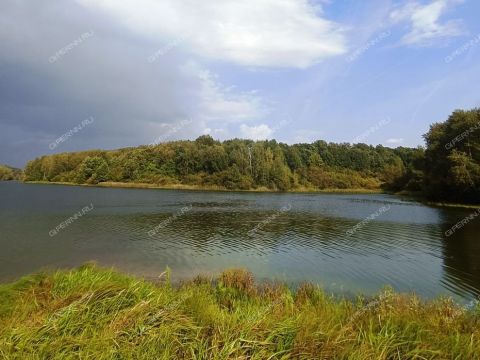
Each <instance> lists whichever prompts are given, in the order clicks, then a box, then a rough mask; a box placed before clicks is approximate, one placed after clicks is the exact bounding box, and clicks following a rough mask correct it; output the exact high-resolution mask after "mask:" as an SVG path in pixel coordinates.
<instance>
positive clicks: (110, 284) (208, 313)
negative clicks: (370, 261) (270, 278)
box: [0, 266, 480, 360]
mask: <svg viewBox="0 0 480 360" xmlns="http://www.w3.org/2000/svg"><path fill="white" fill-rule="evenodd" d="M0 357H1V358H5V359H358V360H362V359H365V360H367V359H368V360H370V359H385V360H386V359H392V360H394V359H398V360H400V359H465V360H467V359H469V360H470V359H479V358H480V307H479V305H478V304H477V306H476V307H475V306H474V307H473V308H471V309H465V308H462V307H460V306H458V305H455V304H454V303H453V302H452V301H450V300H435V301H430V302H424V301H421V300H420V299H418V298H417V297H415V296H413V295H409V296H403V295H398V294H395V293H393V292H392V291H390V290H385V291H384V292H382V293H381V294H380V295H379V296H377V297H375V298H373V299H365V298H361V297H358V298H356V299H354V300H342V299H335V298H333V297H332V296H329V295H326V294H325V293H324V292H323V291H322V290H321V289H319V288H317V287H315V286H313V285H308V284H306V285H303V286H301V287H300V288H298V289H297V290H296V292H293V291H291V290H289V289H288V288H286V287H285V286H283V285H274V284H263V285H261V286H257V285H255V283H254V280H253V277H252V275H251V274H250V273H249V272H247V271H245V270H236V271H234V270H227V271H226V272H224V273H223V274H222V275H221V276H220V277H219V278H218V279H217V280H216V281H212V280H210V279H208V278H202V277H198V278H197V279H196V280H195V281H193V282H189V283H185V284H184V285H182V286H179V287H177V286H173V285H171V284H170V282H169V281H168V279H167V280H164V281H163V282H161V283H158V284H157V285H154V284H152V283H149V282H146V281H143V280H139V279H135V278H131V277H127V276H123V275H121V274H118V273H115V272H112V271H108V270H99V269H96V268H94V267H91V266H83V267H81V268H79V269H77V270H74V271H69V272H66V271H59V272H56V273H54V274H40V275H35V276H30V277H26V278H23V279H21V280H19V281H18V282H16V283H13V284H7V285H0Z"/></svg>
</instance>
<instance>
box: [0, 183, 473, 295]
mask: <svg viewBox="0 0 480 360" xmlns="http://www.w3.org/2000/svg"><path fill="white" fill-rule="evenodd" d="M90 203H92V204H94V210H92V211H91V212H89V213H88V214H87V215H85V216H83V217H82V218H80V219H78V220H76V221H75V222H74V223H72V224H71V225H70V226H68V227H67V228H65V229H63V230H61V231H60V233H59V234H58V235H56V236H55V237H50V236H49V235H48V232H49V231H50V230H51V229H52V228H55V227H56V226H57V225H58V224H59V223H61V222H62V221H64V220H66V219H67V218H68V217H69V216H72V215H73V214H74V213H75V212H77V211H79V210H80V209H82V208H83V207H84V206H86V205H89V204H90ZM187 206H188V207H189V206H191V207H192V208H191V210H189V211H188V212H184V213H180V210H181V209H182V208H184V207H187ZM385 206H387V208H388V209H389V210H388V211H386V212H384V213H381V215H380V216H378V217H376V218H375V219H374V220H372V221H368V222H366V223H364V225H363V226H361V227H358V231H355V232H354V233H353V235H352V236H347V231H348V230H349V229H352V228H353V227H354V226H355V225H356V224H358V223H359V222H361V221H362V220H364V219H365V218H367V217H368V216H370V215H372V214H374V213H376V212H378V210H379V209H380V208H382V207H385ZM284 207H286V208H290V207H291V208H290V210H288V211H281V209H282V208H284ZM284 209H285V208H284ZM468 214H469V210H459V209H446V208H434V207H427V206H424V205H421V204H418V203H415V202H409V201H403V200H402V199H400V198H398V197H395V196H388V195H351V194H349V195H340V194H332V195H330V194H271V193H266V194H261V193H226V192H193V191H169V190H146V189H141V190H137V189H104V188H84V187H68V186H51V185H30V184H19V183H0V246H1V248H2V251H1V252H0V279H1V280H7V279H12V278H14V277H17V276H19V275H21V274H25V273H29V272H32V271H36V270H38V269H40V268H43V267H70V266H75V265H78V264H81V263H83V262H85V261H89V260H96V261H98V262H99V263H100V264H101V265H108V266H110V265H113V266H116V267H118V268H120V269H122V270H124V271H128V272H131V273H135V274H139V275H142V276H146V277H156V276H158V274H160V273H161V272H162V271H163V270H164V269H165V267H166V266H169V267H171V268H172V270H173V274H174V276H176V277H177V278H184V277H188V278H189V277H192V276H193V275H194V274H197V273H199V272H201V273H212V274H213V273H217V272H219V271H221V270H222V269H224V268H227V267H238V266H242V267H248V268H249V269H250V270H252V271H253V272H254V273H255V275H256V276H257V278H259V279H278V280H283V281H286V282H288V283H289V284H292V285H295V284H298V283H299V282H302V281H311V282H315V283H318V284H321V285H322V286H324V287H325V288H327V289H328V290H329V291H333V292H342V293H358V292H361V293H364V294H371V293H374V292H376V291H378V290H379V289H380V288H382V287H383V286H384V285H386V284H390V285H392V286H393V287H394V288H395V289H397V290H398V291H407V292H408V291H415V292H417V293H419V294H420V295H422V296H426V297H431V296H438V295H451V296H454V297H455V298H457V299H458V300H463V301H469V300H471V299H472V298H474V297H475V296H477V295H478V294H479V293H480V268H479V264H480V244H479V240H478V238H479V236H478V234H479V233H480V232H479V230H480V220H478V221H477V220H476V221H472V222H471V223H470V224H468V225H467V226H465V228H463V229H462V230H461V231H457V232H456V233H455V234H454V235H453V236H451V237H448V238H447V237H446V236H445V235H444V234H445V231H446V230H448V229H449V228H450V227H451V226H452V225H453V224H455V223H456V222H457V221H459V220H461V219H462V218H464V217H465V216H467V215H468ZM159 224H164V225H165V224H166V225H165V226H164V225H162V226H161V229H160V230H159V231H158V232H157V233H156V234H155V235H154V236H149V235H148V232H149V231H150V230H152V229H154V228H159ZM259 224H261V226H259ZM254 228H256V229H257V230H256V231H255V232H253V233H252V231H251V230H252V229H254ZM252 234H253V235H252Z"/></svg>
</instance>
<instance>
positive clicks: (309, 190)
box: [19, 181, 480, 209]
mask: <svg viewBox="0 0 480 360" xmlns="http://www.w3.org/2000/svg"><path fill="white" fill-rule="evenodd" d="M19 182H21V183H23V184H38V185H65V186H83V187H97V188H112V189H152V190H182V191H204V192H227V193H232V192H238V193H271V194H358V195H363V194H365V195H375V194H377V195H378V194H383V195H395V196H399V197H404V198H408V199H409V200H412V201H415V202H419V203H421V204H424V205H427V206H434V207H443V208H458V209H479V208H480V204H478V205H475V204H457V203H448V202H436V201H430V200H427V199H426V198H425V197H423V196H422V195H421V194H418V193H411V192H406V191H400V192H391V191H386V190H383V189H312V188H297V189H292V190H287V191H279V190H272V189H268V188H265V187H262V188H258V189H248V190H241V189H235V190H231V189H227V188H224V187H220V186H200V185H185V184H169V185H158V184H149V183H124V182H103V183H98V184H75V183H71V182H61V181H19Z"/></svg>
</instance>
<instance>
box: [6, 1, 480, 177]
mask: <svg viewBox="0 0 480 360" xmlns="http://www.w3.org/2000/svg"><path fill="white" fill-rule="evenodd" d="M479 12H480V3H478V2H474V1H472V0H425V1H410V0H405V1H393V0H372V1H369V2H367V3H361V4H360V3H354V2H352V1H348V0H345V1H323V0H315V1H307V0H286V1H284V2H281V3H276V2H272V1H270V0H261V1H259V0H247V1H244V2H242V3H241V4H238V3H236V2H233V1H217V0H215V1H211V2H209V3H199V4H195V5H191V4H190V3H189V2H185V1H183V0H182V1H178V0H177V1H173V0H165V1H162V2H161V3H158V2H155V1H151V0H143V1H140V2H139V1H136V2H135V1H133V0H125V1H123V2H120V3H118V2H113V1H110V0H101V1H92V0H69V1H65V2H59V1H55V0H48V1H45V2H42V3H35V4H29V3H28V2H23V1H14V0H7V1H6V2H5V3H4V4H3V9H2V13H1V14H0V25H1V26H0V44H2V49H3V51H2V52H1V53H0V77H1V79H2V81H1V82H0V93H1V94H2V96H0V144H1V145H0V154H1V155H2V156H1V157H0V163H1V164H6V165H9V166H13V167H16V168H23V167H24V166H25V164H26V163H27V162H28V161H29V160H32V159H35V158H37V157H40V156H44V155H50V154H56V153H66V152H76V151H86V150H91V149H103V150H115V149H120V148H131V147H138V146H143V145H145V144H150V143H153V142H155V141H156V140H158V139H160V142H170V141H177V140H195V139H196V138H198V137H199V136H201V135H211V136H212V137H213V138H214V139H216V140H219V141H225V140H228V139H234V138H239V139H243V138H245V139H248V140H266V139H275V140H276V141H278V142H281V143H286V144H289V145H292V144H295V143H312V142H314V141H316V140H318V139H320V140H323V141H327V142H328V143H338V144H341V143H353V142H354V141H355V140H358V139H360V140H361V141H358V143H365V144H367V145H371V146H377V145H382V146H386V147H390V148H397V147H409V148H415V147H418V146H424V145H425V144H424V141H423V139H422V135H423V134H425V133H426V132H427V131H428V129H429V127H430V125H431V124H433V123H436V122H443V121H445V120H447V119H448V116H449V115H450V114H451V113H452V112H453V111H454V110H456V109H464V110H468V109H472V108H476V107H479V106H480V96H478V95H476V94H475V91H472V84H475V83H478V82H479V80H480V71H479V70H480V61H479V60H480V24H479V23H478V21H476V20H477V19H476V16H475V15H476V14H478V13H479ZM18 24H22V25H21V26H20V25H18ZM88 119H90V121H87V120H88ZM372 129H374V130H372ZM67 134H70V135H67ZM65 136H66V137H65ZM62 137H65V140H64V141H58V139H60V138H62Z"/></svg>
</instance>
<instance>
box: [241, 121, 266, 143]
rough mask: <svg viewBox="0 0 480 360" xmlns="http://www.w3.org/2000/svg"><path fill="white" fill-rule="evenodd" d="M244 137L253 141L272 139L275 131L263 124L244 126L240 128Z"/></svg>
mask: <svg viewBox="0 0 480 360" xmlns="http://www.w3.org/2000/svg"><path fill="white" fill-rule="evenodd" d="M240 131H241V133H242V136H243V137H245V138H247V139H252V140H265V139H269V138H271V136H272V134H273V130H272V129H270V127H269V126H268V125H265V124H261V125H258V126H247V125H245V124H242V125H241V126H240Z"/></svg>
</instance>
